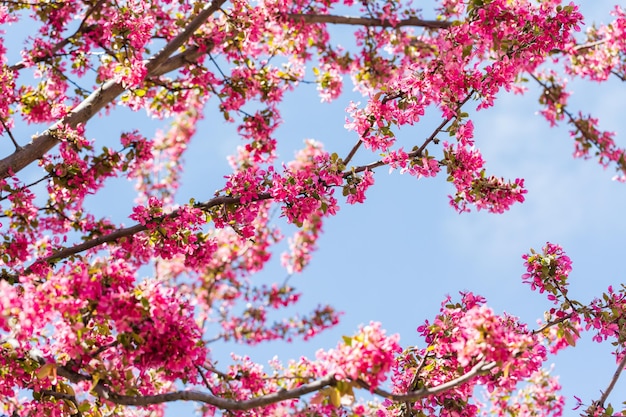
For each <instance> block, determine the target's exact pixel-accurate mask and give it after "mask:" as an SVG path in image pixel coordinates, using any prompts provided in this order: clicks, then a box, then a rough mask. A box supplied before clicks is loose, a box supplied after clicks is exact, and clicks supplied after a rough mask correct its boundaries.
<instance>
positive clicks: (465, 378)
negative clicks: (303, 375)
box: [46, 360, 496, 411]
mask: <svg viewBox="0 0 626 417" xmlns="http://www.w3.org/2000/svg"><path fill="white" fill-rule="evenodd" d="M494 367H496V363H495V362H490V363H486V362H485V361H484V360H482V361H480V362H479V363H477V364H476V365H475V366H474V367H473V368H472V369H470V370H469V371H468V372H467V373H465V374H463V375H461V376H460V377H458V378H455V379H453V380H451V381H448V382H446V383H444V384H441V385H438V386H436V387H433V388H422V389H420V390H417V391H413V392H409V393H407V394H392V393H390V392H388V391H385V390H382V389H379V388H377V389H375V390H373V392H374V393H375V394H377V395H379V396H381V397H384V398H388V399H390V400H392V401H394V402H407V401H415V400H419V399H421V398H424V397H428V396H431V395H437V394H441V393H443V392H446V391H449V390H451V389H453V388H455V387H458V386H459V385H462V384H464V383H466V382H469V381H470V380H472V379H473V378H475V377H476V376H478V375H480V374H483V373H485V372H488V371H490V370H491V369H493V368H494ZM57 374H58V375H59V376H62V377H64V378H66V379H68V380H69V381H71V382H73V383H79V382H82V381H91V380H92V378H91V376H88V375H83V374H80V373H78V372H75V371H72V370H70V369H68V368H66V367H64V366H59V367H58V368H57ZM336 382H337V380H336V379H335V375H328V376H326V377H324V378H322V379H319V380H317V381H314V382H310V383H308V384H304V385H301V386H299V387H297V388H294V389H291V390H281V391H277V392H273V393H271V394H267V395H263V396H260V397H256V398H250V399H248V400H231V399H226V398H221V397H217V396H215V395H212V394H209V393H206V392H201V391H175V392H168V393H165V394H155V395H145V396H132V395H120V394H116V393H114V392H112V391H111V389H110V388H109V387H108V386H106V384H105V383H103V382H102V381H100V382H98V383H97V384H96V385H95V386H94V387H93V391H94V392H95V393H96V394H97V395H98V396H99V397H101V398H103V399H105V400H107V401H110V402H112V403H114V404H118V405H130V406H146V405H152V404H163V403H167V402H173V401H197V402H201V403H205V404H209V405H212V406H214V407H217V408H219V409H221V410H238V411H244V410H250V409H253V408H258V407H265V406H267V405H270V404H275V403H278V402H281V401H285V400H292V399H296V398H300V397H302V396H304V395H307V394H310V393H313V392H317V391H319V390H321V389H323V388H325V387H328V386H334V385H335V384H336ZM356 382H357V383H358V384H359V385H360V386H361V387H362V388H366V389H370V387H369V385H368V384H366V383H365V382H363V381H361V380H358V381H356ZM46 394H48V395H51V396H57V395H56V394H57V393H55V392H50V391H48V392H46ZM59 394H60V393H59ZM61 395H65V394H60V395H59V396H61Z"/></svg>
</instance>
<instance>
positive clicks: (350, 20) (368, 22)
mask: <svg viewBox="0 0 626 417" xmlns="http://www.w3.org/2000/svg"><path fill="white" fill-rule="evenodd" d="M287 17H288V18H289V19H290V20H293V21H296V22H303V23H331V24H337V25H358V26H368V27H369V26H378V27H383V28H398V27H402V26H417V27H424V28H429V29H446V28H448V27H450V26H451V25H452V23H450V22H445V21H440V20H423V19H419V18H417V17H409V18H407V19H402V20H398V21H397V22H391V21H389V20H387V19H375V18H372V17H352V16H337V15H331V14H288V15H287Z"/></svg>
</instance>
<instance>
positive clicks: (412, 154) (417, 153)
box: [343, 90, 475, 178]
mask: <svg viewBox="0 0 626 417" xmlns="http://www.w3.org/2000/svg"><path fill="white" fill-rule="evenodd" d="M474 92H475V91H474V90H472V91H470V92H469V93H468V94H467V97H465V99H463V101H461V102H459V104H458V106H457V111H459V110H460V109H461V108H462V107H463V106H464V105H465V103H467V102H468V101H469V99H470V98H472V96H473V95H474ZM452 119H453V117H448V118H447V119H444V120H443V121H442V122H441V123H440V124H439V126H437V127H436V128H435V130H434V131H433V133H432V134H431V135H430V136H429V137H428V138H427V139H426V140H425V141H424V143H422V145H421V146H420V147H419V148H418V149H417V150H415V151H413V152H409V153H408V154H407V155H408V157H409V158H416V157H420V156H421V155H422V153H423V152H424V149H426V146H428V144H429V143H430V142H432V141H434V140H435V138H436V137H437V135H438V134H439V133H440V132H441V131H442V130H443V128H444V127H446V125H447V124H448V123H450V121H451V120H452ZM357 145H358V143H357ZM355 148H356V146H355ZM353 149H354V148H353ZM355 152H356V151H355ZM384 165H387V163H386V162H383V161H382V159H381V160H378V161H376V162H372V163H369V164H367V165H361V166H359V167H356V168H352V169H350V170H349V171H345V172H344V173H343V178H346V177H349V176H350V175H352V174H355V173H359V172H363V171H366V170H372V169H374V168H378V167H381V166H384Z"/></svg>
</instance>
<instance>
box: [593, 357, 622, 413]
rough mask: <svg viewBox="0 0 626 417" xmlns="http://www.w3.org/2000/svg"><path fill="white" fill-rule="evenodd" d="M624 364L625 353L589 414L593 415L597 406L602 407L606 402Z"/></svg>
mask: <svg viewBox="0 0 626 417" xmlns="http://www.w3.org/2000/svg"><path fill="white" fill-rule="evenodd" d="M625 365H626V353H624V356H623V357H622V360H621V361H620V362H619V365H617V369H616V370H615V373H614V374H613V378H611V382H610V383H609V386H608V387H607V388H606V390H604V392H603V393H602V396H601V397H600V399H599V400H598V401H596V402H594V404H593V406H592V409H591V410H590V413H589V415H595V411H596V409H597V408H598V406H600V407H602V408H604V403H605V402H606V400H607V398H609V395H610V394H611V391H613V388H615V384H617V380H618V379H619V377H620V374H621V373H622V371H623V370H624V366H625Z"/></svg>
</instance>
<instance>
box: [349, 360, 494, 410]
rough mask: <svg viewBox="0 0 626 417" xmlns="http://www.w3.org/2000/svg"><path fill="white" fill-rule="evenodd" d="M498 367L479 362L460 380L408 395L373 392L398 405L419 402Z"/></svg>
mask: <svg viewBox="0 0 626 417" xmlns="http://www.w3.org/2000/svg"><path fill="white" fill-rule="evenodd" d="M496 365H497V364H496V362H489V363H486V362H485V360H482V361H480V362H478V363H477V364H476V365H474V367H473V368H472V369H470V370H469V371H468V372H467V373H465V374H463V375H461V376H460V377H458V378H455V379H453V380H451V381H448V382H446V383H444V384H441V385H437V386H436V387H432V388H422V389H418V390H417V391H411V392H408V393H406V394H393V393H391V392H389V391H385V390H383V389H380V388H376V389H374V391H373V392H374V394H376V395H379V396H381V397H384V398H387V399H389V400H392V401H394V402H398V403H404V402H410V401H416V400H419V399H422V398H425V397H428V396H431V395H437V394H441V393H443V392H446V391H449V390H451V389H452V388H456V387H458V386H459V385H462V384H465V383H466V382H469V381H471V380H472V379H474V378H475V377H477V376H478V375H480V374H483V373H485V372H489V371H490V370H492V369H493V368H495V367H496ZM358 382H359V384H360V385H361V386H362V387H363V388H367V389H369V386H368V385H367V384H366V383H365V382H363V381H358Z"/></svg>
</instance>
